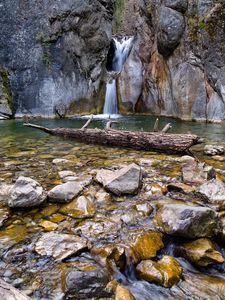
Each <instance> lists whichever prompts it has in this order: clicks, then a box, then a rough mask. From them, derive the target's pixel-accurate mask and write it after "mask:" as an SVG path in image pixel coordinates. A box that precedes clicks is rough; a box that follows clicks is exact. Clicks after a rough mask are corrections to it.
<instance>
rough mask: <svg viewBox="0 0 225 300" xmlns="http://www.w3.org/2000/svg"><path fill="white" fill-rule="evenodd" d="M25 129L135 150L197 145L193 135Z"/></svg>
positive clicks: (177, 150) (176, 149)
mask: <svg viewBox="0 0 225 300" xmlns="http://www.w3.org/2000/svg"><path fill="white" fill-rule="evenodd" d="M24 125H25V126H27V127H32V128H36V129H39V130H42V131H44V132H47V133H49V134H52V135H57V136H62V137H64V138H74V139H76V140H78V141H81V142H85V143H90V144H100V145H108V146H117V147H124V148H133V149H136V150H146V151H156V152H166V153H182V152H185V151H186V150H187V149H189V148H190V147H191V146H193V145H196V144H198V140H199V138H198V136H197V135H193V134H168V133H163V132H157V133H155V132H142V131H141V132H135V131H125V130H115V129H111V128H109V129H108V130H102V129H97V128H95V129H92V128H87V129H86V130H83V129H80V128H78V129H75V128H53V129H50V128H46V127H42V126H38V125H35V124H29V123H28V124H26V123H25V124H24Z"/></svg>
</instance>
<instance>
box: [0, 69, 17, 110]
mask: <svg viewBox="0 0 225 300" xmlns="http://www.w3.org/2000/svg"><path fill="white" fill-rule="evenodd" d="M0 77H1V78H2V87H3V88H2V91H3V96H4V98H5V99H6V100H7V103H8V106H9V108H10V110H11V111H12V115H14V113H15V107H14V102H13V96H12V92H11V86H10V81H9V74H8V72H7V71H6V70H5V69H3V68H2V67H0Z"/></svg>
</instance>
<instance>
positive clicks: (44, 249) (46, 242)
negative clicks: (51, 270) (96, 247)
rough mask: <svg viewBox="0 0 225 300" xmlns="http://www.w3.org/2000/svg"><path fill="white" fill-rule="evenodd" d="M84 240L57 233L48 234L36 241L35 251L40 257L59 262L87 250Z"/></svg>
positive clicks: (86, 243) (86, 242)
mask: <svg viewBox="0 0 225 300" xmlns="http://www.w3.org/2000/svg"><path fill="white" fill-rule="evenodd" d="M88 246H89V244H88V241H87V240H86V239H84V238H81V237H78V236H74V235H70V234H63V233H57V232H48V233H45V234H43V235H42V237H41V238H40V239H39V240H38V241H37V243H36V246H35V251H36V252H37V253H38V254H40V255H47V256H52V257H53V258H54V259H55V260H57V261H61V260H63V259H65V258H67V257H69V256H71V255H73V254H76V253H77V252H79V251H81V250H83V249H86V248H88Z"/></svg>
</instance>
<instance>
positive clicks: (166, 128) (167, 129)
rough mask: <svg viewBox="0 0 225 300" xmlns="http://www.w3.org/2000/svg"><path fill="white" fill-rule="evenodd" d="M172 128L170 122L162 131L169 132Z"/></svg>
mask: <svg viewBox="0 0 225 300" xmlns="http://www.w3.org/2000/svg"><path fill="white" fill-rule="evenodd" d="M171 128H172V126H171V124H170V123H168V124H166V126H165V127H163V129H162V133H167V132H168V131H169V130H170V129H171Z"/></svg>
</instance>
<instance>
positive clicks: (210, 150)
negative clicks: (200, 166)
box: [204, 145, 224, 156]
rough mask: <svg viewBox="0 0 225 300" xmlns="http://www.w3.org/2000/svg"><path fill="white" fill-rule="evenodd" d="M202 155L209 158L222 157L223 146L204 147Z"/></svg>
mask: <svg viewBox="0 0 225 300" xmlns="http://www.w3.org/2000/svg"><path fill="white" fill-rule="evenodd" d="M204 154H206V155H209V156H213V155H223V154H224V147H223V146H217V145H205V147H204Z"/></svg>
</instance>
